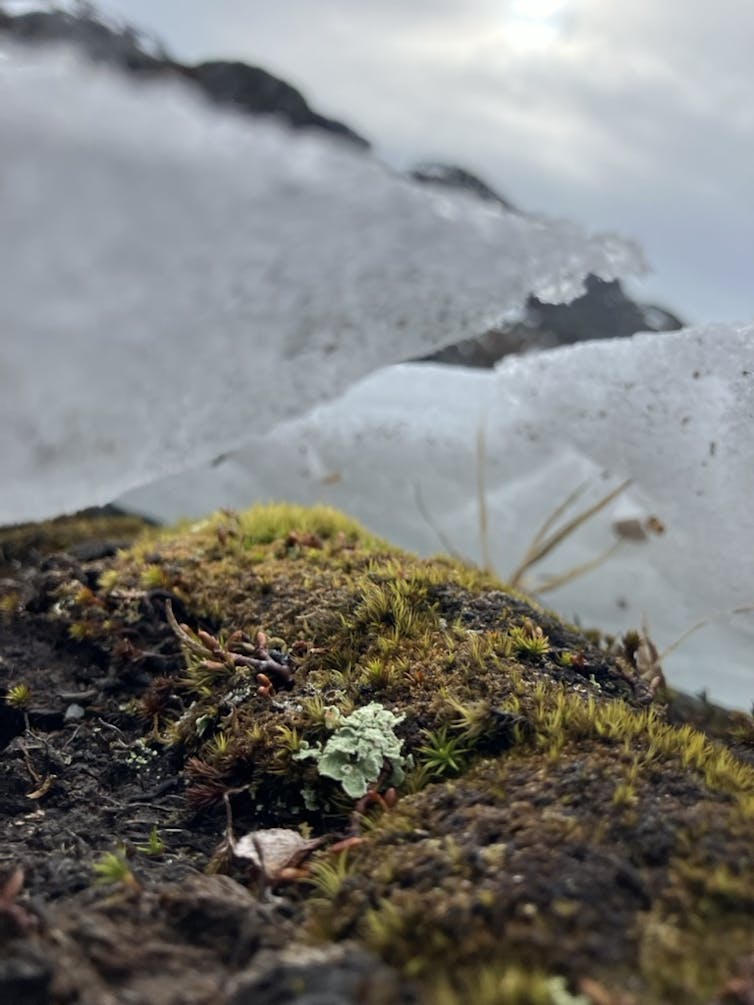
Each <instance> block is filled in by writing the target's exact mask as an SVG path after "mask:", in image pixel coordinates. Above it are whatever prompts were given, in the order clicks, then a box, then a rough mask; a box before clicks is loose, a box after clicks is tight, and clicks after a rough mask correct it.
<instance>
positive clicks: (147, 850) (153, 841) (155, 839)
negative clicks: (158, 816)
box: [136, 824, 165, 856]
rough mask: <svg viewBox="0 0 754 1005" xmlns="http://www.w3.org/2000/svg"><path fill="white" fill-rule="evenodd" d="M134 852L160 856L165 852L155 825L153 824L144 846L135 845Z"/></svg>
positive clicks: (163, 843)
mask: <svg viewBox="0 0 754 1005" xmlns="http://www.w3.org/2000/svg"><path fill="white" fill-rule="evenodd" d="M136 850H137V851H141V852H144V854H145V855H153V856H157V855H162V854H163V853H164V852H165V842H164V841H163V840H162V838H161V837H160V835H159V834H158V832H157V825H156V824H155V826H154V827H152V829H151V831H150V832H149V837H148V838H147V843H146V844H137V845H136Z"/></svg>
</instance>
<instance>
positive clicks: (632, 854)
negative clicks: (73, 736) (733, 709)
mask: <svg viewBox="0 0 754 1005" xmlns="http://www.w3.org/2000/svg"><path fill="white" fill-rule="evenodd" d="M82 570H83V571H79V572H78V573H76V572H75V570H74V572H73V573H72V574H70V575H69V576H68V577H64V578H63V579H62V580H61V581H60V583H59V584H58V586H57V587H56V597H55V604H54V606H53V607H51V609H50V613H49V617H50V618H54V619H55V620H56V621H57V622H58V623H59V624H60V625H61V626H62V627H63V628H64V630H65V631H66V632H67V634H68V636H69V637H70V638H71V639H73V640H75V642H76V644H79V645H82V646H87V647H90V648H91V649H93V650H96V651H97V652H98V653H99V654H100V656H101V657H103V656H104V658H106V660H107V662H108V665H109V666H110V667H111V672H115V673H116V674H118V675H120V677H121V679H122V681H123V684H124V690H125V691H126V692H127V693H128V694H130V698H129V700H128V703H127V712H128V714H130V715H133V716H138V717H139V718H140V721H141V722H142V723H143V732H144V738H143V742H144V743H145V744H146V745H148V746H149V747H151V748H153V749H155V750H158V751H165V750H168V751H170V752H171V756H173V757H174V758H175V761H176V763H177V764H178V765H179V767H180V770H181V771H182V773H183V776H184V777H185V780H186V799H187V800H188V804H189V806H190V807H191V809H192V811H193V812H195V813H196V814H198V815H201V814H213V813H214V814H215V815H216V816H217V817H218V819H220V815H221V812H222V807H223V800H224V798H225V797H226V796H228V795H229V794H230V796H232V797H233V798H232V802H233V806H234V812H235V813H236V819H237V823H240V824H244V825H248V826H249V827H253V828H255V829H263V828H270V827H278V828H279V827H288V828H299V829H301V830H302V831H304V832H305V833H307V834H313V835H314V836H319V835H325V834H337V835H339V836H340V837H343V836H347V835H351V836H352V837H357V838H358V840H355V841H351V842H350V845H351V846H350V847H349V848H348V849H347V850H345V851H341V852H339V853H337V854H332V853H328V852H326V851H324V850H323V851H320V852H317V854H316V855H315V860H314V864H313V865H312V866H311V873H310V876H309V879H308V880H307V883H306V885H305V886H299V887H298V888H296V889H295V891H294V892H291V890H290V888H286V887H283V888H281V890H282V893H283V895H284V896H290V897H291V900H292V903H293V904H294V905H295V910H296V912H298V918H299V923H300V924H299V931H300V933H301V939H302V940H308V941H314V942H319V941H326V942H332V941H337V942H340V941H342V940H352V941H355V942H357V943H360V944H361V945H362V946H365V947H366V948H368V949H369V950H371V951H372V952H374V953H376V954H377V955H378V956H379V957H381V958H382V959H383V960H384V961H385V962H386V963H388V964H390V965H391V966H393V967H395V968H398V969H399V970H400V971H401V972H402V973H403V974H404V975H405V977H406V979H407V980H410V981H415V982H416V987H417V988H419V989H420V990H419V992H418V993H419V994H420V995H423V996H424V997H425V998H426V1001H428V1002H429V1001H431V1002H439V1003H441V1005H442V1003H451V1002H456V1001H458V1002H461V1001H474V1002H476V1003H482V1005H484V1003H489V1005H492V1003H498V1002H499V1003H502V1002H506V1003H508V1002H521V1003H526V1002H529V1003H536V1002H542V1003H552V1005H557V1003H561V1002H572V1003H578V1002H590V1001H593V1002H598V1003H600V1002H615V1003H616V1005H617V1003H627V1002H632V1001H633V1002H642V1003H650V1005H653V1003H661V1002H675V1001H685V1002H690V1003H692V1005H693V1003H704V1002H709V1001H710V1000H711V999H712V998H713V996H714V995H715V994H716V993H718V992H720V993H722V992H721V990H720V989H722V988H724V987H725V985H726V981H728V980H729V979H731V975H732V974H733V973H734V972H735V970H736V967H737V966H739V965H740V964H741V961H742V960H744V959H745V957H746V955H747V954H748V953H751V952H752V948H753V945H754V941H753V938H752V936H753V932H752V917H754V847H753V846H752V841H751V834H752V825H753V823H754V767H752V764H751V758H750V756H749V754H750V750H751V740H752V736H754V729H752V724H751V720H748V719H747V718H746V717H743V716H741V717H739V718H738V720H737V726H736V732H735V735H734V734H733V733H731V735H730V736H729V737H728V738H727V739H725V738H724V739H712V738H710V737H709V736H708V735H706V734H705V733H704V732H701V731H699V730H697V729H695V728H693V727H691V726H689V725H683V724H677V723H676V724H673V723H671V722H670V721H669V718H668V715H667V701H668V698H669V695H668V692H667V690H666V688H665V687H664V685H663V684H662V682H661V680H660V681H659V683H658V671H659V668H658V667H657V666H653V665H650V666H649V667H647V666H646V665H643V664H642V661H641V659H640V654H641V652H642V644H643V642H645V641H646V640H642V639H641V637H639V636H635V637H633V638H629V639H627V640H624V643H623V645H622V646H616V645H614V646H613V647H612V649H608V648H607V647H606V646H605V645H604V644H598V640H595V638H588V637H587V636H585V635H584V634H583V633H581V632H580V631H579V630H578V629H577V628H576V627H574V626H572V625H568V624H566V623H563V622H562V621H561V620H560V619H559V618H558V617H556V616H555V615H553V614H552V613H550V612H547V611H545V610H543V609H542V608H541V607H539V606H538V605H537V604H536V603H535V602H533V601H532V600H531V599H530V598H526V597H524V596H522V595H520V594H517V593H515V592H514V591H510V590H508V589H506V588H505V586H504V585H503V584H502V583H500V582H498V581H496V580H494V579H493V578H492V577H490V576H488V575H486V574H483V573H481V572H479V571H477V570H474V569H470V568H468V567H465V566H463V565H461V564H459V563H458V562H456V561H452V560H450V559H447V558H437V559H433V560H420V559H418V558H416V557H415V556H412V555H409V554H406V553H403V552H400V551H398V550H396V549H395V548H392V547H390V546H389V545H388V544H386V543H385V542H383V541H380V540H378V539H376V538H374V537H372V536H371V535H369V534H368V533H366V532H365V531H364V530H363V529H362V528H361V527H360V526H358V525H357V524H356V523H354V522H352V521H351V520H349V519H347V518H346V517H344V516H342V515H341V514H339V513H337V512H335V511H332V510H330V509H326V508H316V509H303V508H299V507H295V506H288V505H270V506H265V507H257V508H255V509H252V510H250V511H248V512H246V513H240V514H237V513H230V512H220V513H217V514H215V515H213V516H212V517H210V518H208V519H206V520H204V521H202V522H200V523H198V524H193V525H187V526H183V527H179V528H174V529H171V530H160V531H158V530H154V529H152V530H148V531H147V532H146V533H145V534H144V535H143V536H142V537H140V538H138V539H137V541H136V542H135V543H134V544H133V545H132V546H131V547H130V548H128V549H125V550H121V551H118V552H117V553H116V554H114V555H105V556H104V557H99V558H97V559H96V560H92V561H90V562H89V563H88V565H86V567H85V568H84V567H82ZM239 793H240V795H239ZM249 797H250V799H249ZM215 865H216V866H217V865H218V863H215ZM621 995H622V996H623V997H620V996H621ZM600 996H602V997H600ZM722 1000H723V999H721V1001H722ZM725 1000H728V999H725ZM730 1000H732V1001H735V999H730Z"/></svg>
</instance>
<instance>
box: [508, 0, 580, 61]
mask: <svg viewBox="0 0 754 1005" xmlns="http://www.w3.org/2000/svg"><path fill="white" fill-rule="evenodd" d="M565 6H566V3H565V2H564V0H511V3H510V4H509V5H508V16H507V18H506V25H505V32H506V35H507V37H508V38H509V40H510V42H511V43H512V45H514V46H515V47H516V48H517V49H544V48H547V46H549V45H552V43H553V42H555V41H556V40H557V39H558V37H559V35H560V32H561V29H562V17H561V15H562V14H563V9H564V8H565Z"/></svg>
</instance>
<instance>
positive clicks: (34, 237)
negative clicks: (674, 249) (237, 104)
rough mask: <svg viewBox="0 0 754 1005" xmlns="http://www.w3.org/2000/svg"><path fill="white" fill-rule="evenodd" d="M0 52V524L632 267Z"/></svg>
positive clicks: (316, 152) (365, 162)
mask: <svg viewBox="0 0 754 1005" xmlns="http://www.w3.org/2000/svg"><path fill="white" fill-rule="evenodd" d="M0 57H2V58H0V85H1V86H2V93H3V100H2V103H0V132H1V133H2V136H3V157H2V164H0V171H1V172H2V184H1V185H0V226H1V231H2V261H1V262H0V266H1V267H0V284H1V285H0V292H1V293H2V297H1V298H0V312H1V315H2V322H3V325H2V331H3V335H2V341H1V342H0V458H1V459H2V464H3V472H4V486H3V491H2V493H0V522H8V521H13V520H23V519H37V518H41V517H45V516H50V515H53V514H56V513H60V512H62V511H67V510H72V509H75V508H77V507H81V506H84V505H88V504H93V503H104V502H107V501H108V500H109V499H111V498H112V497H113V496H115V495H117V494H118V493H120V492H123V491H125V490H126V489H128V488H131V487H133V486H136V485H139V484H142V483H144V482H148V481H150V480H151V479H153V478H156V477H158V476H160V475H165V474H168V473H170V472H174V471H178V470H180V469H181V468H184V467H186V466H192V465H197V464H199V463H202V462H204V461H208V460H209V459H210V458H212V457H213V456H215V455H216V454H218V453H220V452H224V451H227V450H230V449H233V448H236V447H239V446H241V445H242V444H243V443H244V442H246V441H247V440H248V438H249V436H250V435H252V434H255V433H260V432H263V431H264V430H266V429H269V428H270V427H271V426H272V425H274V424H275V423H276V422H278V421H280V420H282V419H284V418H287V417H289V416H291V415H295V414H297V413H301V412H303V411H304V410H305V409H306V408H308V407H309V406H311V405H313V404H315V403H316V402H318V401H321V400H323V399H327V398H329V397H332V396H334V395H336V394H337V393H338V392H339V391H341V390H342V389H343V388H345V387H347V386H348V384H349V383H351V382H352V381H353V380H355V379H357V378H358V377H361V376H363V375H364V374H366V373H368V372H369V371H371V370H373V369H374V368H376V367H378V366H381V365H384V364H386V363H389V362H393V361H396V360H399V359H405V358H409V357H411V356H413V355H420V354H423V353H426V352H427V351H429V350H431V349H433V348H436V347H438V346H440V345H442V344H443V343H447V342H450V341H454V340H456V339H457V338H459V337H462V336H466V335H471V334H473V333H476V332H479V331H481V330H483V329H484V328H485V326H486V325H487V323H488V322H490V321H492V320H494V319H497V318H499V317H501V316H502V315H505V314H509V313H510V312H512V311H515V310H516V309H518V308H520V306H521V305H522V303H523V301H524V300H525V298H526V296H527V294H528V293H529V292H530V291H534V292H537V293H539V294H540V295H541V296H545V297H550V298H555V299H558V298H560V299H568V298H570V297H572V296H573V295H575V294H577V293H578V292H579V291H580V290H581V281H582V279H583V277H584V275H585V274H586V273H587V272H588V271H593V272H597V273H599V274H600V275H603V276H605V277H612V276H615V275H618V274H624V273H625V272H627V271H638V270H639V269H640V266H641V263H640V255H639V254H638V252H637V251H636V249H635V248H634V247H633V246H632V245H630V244H629V243H627V242H623V241H621V240H619V239H618V238H615V237H612V236H609V235H608V236H602V237H590V236H588V235H587V234H585V233H584V232H583V231H582V230H580V229H579V228H578V227H576V226H574V225H572V224H570V223H567V222H552V221H545V220H540V219H533V218H524V217H522V216H517V215H513V214H507V213H505V212H503V211H501V210H499V209H497V208H496V207H490V206H489V205H486V204H483V203H481V202H479V201H478V200H476V199H475V198H474V197H473V196H471V195H466V194H463V193H459V194H457V195H454V194H452V193H446V192H443V193H436V192H434V191H431V190H430V189H428V188H426V187H421V186H420V185H418V184H416V183H413V182H409V181H407V180H406V179H403V178H401V177H399V176H397V175H395V174H393V173H391V172H390V171H388V170H387V169H386V168H385V167H383V166H382V165H381V164H379V163H378V162H377V161H376V160H375V159H373V158H371V157H370V156H368V155H366V154H364V153H362V152H360V151H355V150H353V149H352V148H351V147H350V146H348V145H345V144H344V143H342V142H338V141H336V140H333V139H331V138H329V137H324V136H320V135H318V134H314V133H308V134H301V133H294V132H292V131H290V130H288V129H286V128H285V127H283V126H280V125H276V124H274V123H271V122H270V121H269V119H264V120H258V119H252V118H250V117H243V118H242V117H240V116H234V115H231V114H225V113H221V112H220V111H218V110H217V108H216V107H214V106H210V105H209V104H208V103H206V101H204V99H202V98H201V97H199V96H198V95H197V94H196V93H195V92H194V91H189V90H188V89H187V87H186V85H184V84H180V83H178V82H176V83H165V82H162V83H145V82H136V83H135V82H134V81H133V80H131V79H126V78H124V77H121V76H119V75H117V74H116V73H115V72H114V71H110V70H108V69H106V68H103V67H100V68H97V67H93V66H91V65H89V64H81V63H79V62H77V60H76V59H75V58H74V57H72V56H71V55H70V54H66V53H57V54H55V53H53V54H51V53H50V52H49V51H47V50H42V51H37V50H31V51H27V50H23V51H21V50H18V51H16V50H13V49H8V48H6V49H1V50H0Z"/></svg>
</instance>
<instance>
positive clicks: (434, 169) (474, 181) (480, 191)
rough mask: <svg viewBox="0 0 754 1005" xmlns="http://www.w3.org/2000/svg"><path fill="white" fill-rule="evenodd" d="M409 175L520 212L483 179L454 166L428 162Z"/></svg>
mask: <svg viewBox="0 0 754 1005" xmlns="http://www.w3.org/2000/svg"><path fill="white" fill-rule="evenodd" d="M409 175H410V176H411V177H412V178H413V179H414V180H415V181H421V182H426V184H428V185H439V186H445V187H446V188H456V189H457V188H462V189H466V191H468V192H473V193H474V195H477V196H479V198H480V199H483V200H484V201H485V202H494V203H497V205H498V206H500V207H501V208H502V209H505V210H508V211H509V212H511V213H517V212H518V210H517V209H516V207H515V206H514V205H513V203H512V202H509V201H508V200H507V199H505V198H504V197H503V196H502V195H500V194H499V193H498V192H496V191H495V190H494V189H492V188H490V186H489V185H488V184H487V183H486V182H483V181H482V179H481V178H477V176H476V175H475V174H472V173H471V172H470V171H466V170H465V169H464V168H461V167H457V166H456V165H454V164H439V163H435V162H429V161H428V162H426V163H423V164H417V165H415V167H413V168H411V170H410V171H409Z"/></svg>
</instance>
